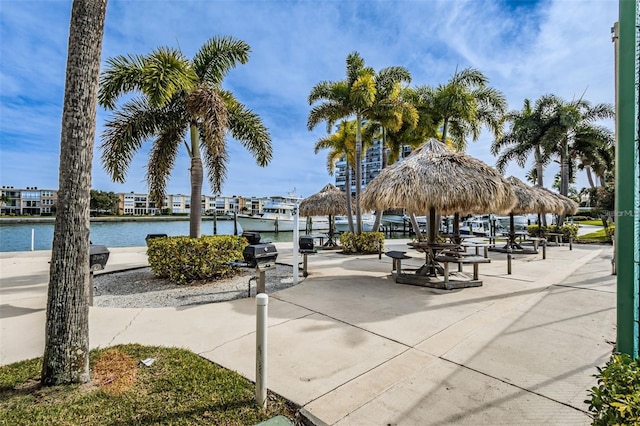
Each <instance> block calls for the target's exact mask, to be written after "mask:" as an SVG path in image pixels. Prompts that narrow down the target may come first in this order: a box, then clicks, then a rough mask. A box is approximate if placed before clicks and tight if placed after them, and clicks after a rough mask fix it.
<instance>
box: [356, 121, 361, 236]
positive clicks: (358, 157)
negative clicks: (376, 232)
mask: <svg viewBox="0 0 640 426" xmlns="http://www.w3.org/2000/svg"><path fill="white" fill-rule="evenodd" d="M361 122H362V117H360V114H357V115H356V161H355V162H356V164H355V168H356V233H357V234H358V235H360V234H362V211H361V210H360V191H361V189H362V129H361V126H362V124H361Z"/></svg>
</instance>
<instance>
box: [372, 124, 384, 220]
mask: <svg viewBox="0 0 640 426" xmlns="http://www.w3.org/2000/svg"><path fill="white" fill-rule="evenodd" d="M386 144H387V129H386V128H385V127H383V128H382V147H381V148H380V150H381V152H382V155H381V156H380V157H381V158H380V161H381V163H382V167H381V169H382V170H384V168H385V167H387V150H386V149H385V147H386V146H387V145H386ZM383 213H384V211H382V210H376V219H375V221H374V222H373V229H372V231H373V232H378V229H380V223H381V222H382V214H383Z"/></svg>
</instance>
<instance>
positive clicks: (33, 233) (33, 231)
mask: <svg viewBox="0 0 640 426" xmlns="http://www.w3.org/2000/svg"><path fill="white" fill-rule="evenodd" d="M35 241H36V230H35V229H33V228H31V251H33V248H34V246H35Z"/></svg>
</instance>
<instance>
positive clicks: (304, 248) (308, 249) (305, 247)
mask: <svg viewBox="0 0 640 426" xmlns="http://www.w3.org/2000/svg"><path fill="white" fill-rule="evenodd" d="M314 247H315V245H314V243H313V237H312V236H311V235H303V236H301V237H300V238H299V239H298V251H299V252H300V253H303V254H305V253H313V250H314Z"/></svg>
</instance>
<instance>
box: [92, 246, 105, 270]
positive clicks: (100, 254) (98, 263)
mask: <svg viewBox="0 0 640 426" xmlns="http://www.w3.org/2000/svg"><path fill="white" fill-rule="evenodd" d="M107 260H109V249H108V248H107V246H101V245H97V244H91V245H90V246H89V269H90V270H91V271H101V270H103V269H104V267H105V266H107Z"/></svg>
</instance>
